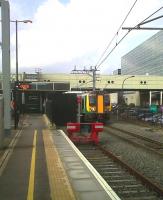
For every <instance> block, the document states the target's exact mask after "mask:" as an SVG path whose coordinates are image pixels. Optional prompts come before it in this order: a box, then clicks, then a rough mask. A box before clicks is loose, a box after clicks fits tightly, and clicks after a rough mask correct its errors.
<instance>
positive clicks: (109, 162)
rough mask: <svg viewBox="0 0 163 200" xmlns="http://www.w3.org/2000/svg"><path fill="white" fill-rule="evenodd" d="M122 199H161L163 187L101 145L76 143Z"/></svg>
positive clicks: (162, 197)
mask: <svg viewBox="0 0 163 200" xmlns="http://www.w3.org/2000/svg"><path fill="white" fill-rule="evenodd" d="M77 147H78V149H79V150H80V151H81V153H82V154H83V155H84V156H85V157H86V158H87V160H88V161H89V162H90V163H91V164H92V165H93V166H94V168H95V169H96V170H97V171H98V172H99V173H100V174H101V176H102V177H103V178H104V179H105V180H106V182H107V183H108V184H109V185H110V186H111V187H112V189H113V190H114V191H115V192H116V193H117V195H118V196H119V197H120V198H121V199H122V200H161V199H163V189H162V188H160V187H159V186H158V185H156V184H154V183H152V181H150V180H149V179H148V178H146V177H144V176H143V175H141V174H140V173H139V172H137V171H136V170H134V169H133V168H131V167H130V166H128V165H127V164H126V163H125V162H124V161H121V160H120V159H119V158H118V157H117V156H115V155H113V154H112V153H111V152H109V151H108V150H105V149H103V148H102V147H101V146H95V145H77Z"/></svg>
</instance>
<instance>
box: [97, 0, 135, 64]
mask: <svg viewBox="0 0 163 200" xmlns="http://www.w3.org/2000/svg"><path fill="white" fill-rule="evenodd" d="M137 1H138V0H136V1H135V2H134V3H133V5H132V7H131V8H130V10H129V12H128V13H127V15H126V17H125V18H124V20H123V21H122V23H121V25H120V26H119V28H118V30H117V31H116V34H115V35H114V36H113V38H112V39H111V41H110V42H109V44H108V45H107V47H106V49H105V50H104V52H103V53H102V55H101V56H100V59H99V60H98V62H97V64H96V66H98V63H99V62H100V60H101V59H102V58H103V56H104V54H105V53H106V51H107V50H108V48H109V47H110V45H111V43H112V42H113V40H114V39H115V37H116V36H117V35H118V33H119V30H120V29H121V27H122V26H123V24H124V22H125V21H126V19H127V17H128V16H129V14H130V13H131V11H132V9H133V8H134V6H135V4H136V3H137Z"/></svg>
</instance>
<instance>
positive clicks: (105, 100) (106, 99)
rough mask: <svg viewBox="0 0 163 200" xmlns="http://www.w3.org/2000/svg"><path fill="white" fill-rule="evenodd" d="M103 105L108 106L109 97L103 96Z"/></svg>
mask: <svg viewBox="0 0 163 200" xmlns="http://www.w3.org/2000/svg"><path fill="white" fill-rule="evenodd" d="M104 104H105V106H109V105H110V98H109V95H104Z"/></svg>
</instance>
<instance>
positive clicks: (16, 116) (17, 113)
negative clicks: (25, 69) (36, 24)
mask: <svg viewBox="0 0 163 200" xmlns="http://www.w3.org/2000/svg"><path fill="white" fill-rule="evenodd" d="M11 22H14V23H15V31H16V38H15V39H16V81H15V86H14V95H13V96H14V104H15V107H14V115H15V119H14V121H15V122H14V124H15V129H16V128H17V127H18V123H19V107H18V97H17V86H18V83H19V77H18V74H19V72H18V66H19V65H18V23H32V21H31V20H11Z"/></svg>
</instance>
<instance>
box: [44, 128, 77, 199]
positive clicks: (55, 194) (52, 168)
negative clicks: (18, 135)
mask: <svg viewBox="0 0 163 200" xmlns="http://www.w3.org/2000/svg"><path fill="white" fill-rule="evenodd" d="M43 140H44V147H45V155H46V162H47V169H48V177H49V185H50V193H51V199H52V200H55V199H61V200H75V199H76V198H75V196H74V193H73V190H72V187H71V185H70V182H69V180H68V177H67V175H66V172H65V169H64V167H63V164H62V162H61V160H60V157H59V155H58V152H57V149H56V147H55V146H54V143H53V141H52V137H51V135H50V131H49V130H43Z"/></svg>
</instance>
